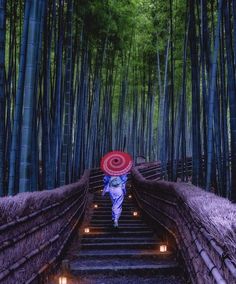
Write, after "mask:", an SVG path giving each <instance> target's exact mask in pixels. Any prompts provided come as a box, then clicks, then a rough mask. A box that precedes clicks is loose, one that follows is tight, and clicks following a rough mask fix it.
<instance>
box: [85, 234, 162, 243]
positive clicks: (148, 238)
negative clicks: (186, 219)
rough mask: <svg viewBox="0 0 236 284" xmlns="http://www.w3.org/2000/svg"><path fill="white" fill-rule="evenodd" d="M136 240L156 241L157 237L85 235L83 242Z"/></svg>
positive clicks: (139, 241)
mask: <svg viewBox="0 0 236 284" xmlns="http://www.w3.org/2000/svg"><path fill="white" fill-rule="evenodd" d="M132 241H133V242H135V243H137V242H138V243H142V242H156V241H157V240H156V238H154V237H146V238H142V237H134V236H133V237H123V238H122V237H120V236H117V237H111V238H108V237H99V238H98V237H96V238H86V237H83V238H82V240H81V243H82V244H92V243H96V244H98V243H118V242H122V243H126V242H127V243H130V242H132Z"/></svg>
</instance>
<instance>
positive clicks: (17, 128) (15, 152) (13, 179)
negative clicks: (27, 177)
mask: <svg viewBox="0 0 236 284" xmlns="http://www.w3.org/2000/svg"><path fill="white" fill-rule="evenodd" d="M29 13H30V1H29V0H26V1H25V12H24V26H23V33H22V39H21V49H20V63H19V76H18V82H17V91H16V100H15V107H14V121H13V131H12V143H11V150H10V162H9V185H8V194H9V195H13V194H14V193H17V191H18V183H19V162H20V136H21V122H22V106H23V90H24V81H25V66H26V52H27V40H28V29H29Z"/></svg>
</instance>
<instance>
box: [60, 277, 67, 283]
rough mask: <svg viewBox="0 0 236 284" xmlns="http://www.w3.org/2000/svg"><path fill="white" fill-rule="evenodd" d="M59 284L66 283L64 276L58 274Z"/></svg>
mask: <svg viewBox="0 0 236 284" xmlns="http://www.w3.org/2000/svg"><path fill="white" fill-rule="evenodd" d="M59 284H67V278H66V277H65V276H60V277H59Z"/></svg>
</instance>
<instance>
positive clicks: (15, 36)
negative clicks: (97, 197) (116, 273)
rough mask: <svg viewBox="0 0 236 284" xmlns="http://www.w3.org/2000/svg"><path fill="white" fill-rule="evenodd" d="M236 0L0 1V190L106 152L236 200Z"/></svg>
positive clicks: (65, 177)
mask: <svg viewBox="0 0 236 284" xmlns="http://www.w3.org/2000/svg"><path fill="white" fill-rule="evenodd" d="M235 70H236V1H235V0H224V1H223V0H218V1H217V0H212V1H202V0H169V1H166V0H104V1H101V0H24V1H22V0H8V1H6V0H2V1H0V116H1V117H0V194H1V196H3V195H14V194H16V193H18V192H25V191H35V190H42V189H51V188H55V187H57V186H60V185H64V184H66V183H70V182H73V181H75V180H77V179H78V178H79V177H80V176H81V174H82V173H83V171H84V169H86V168H94V167H98V166H99V161H100V158H101V157H102V156H103V155H104V154H105V153H106V152H108V151H110V150H112V149H113V150H115V149H116V150H124V151H127V152H129V153H130V154H131V155H132V156H133V157H134V159H135V157H137V156H139V155H143V156H145V157H146V158H147V161H157V160H160V161H161V162H162V169H163V173H164V174H165V178H166V179H170V180H176V179H177V163H176V161H180V163H181V168H182V178H181V180H182V181H186V180H187V178H188V177H187V172H186V166H187V157H192V168H193V174H192V176H191V182H192V183H194V184H196V185H198V186H201V187H203V188H205V189H206V190H208V191H214V192H216V193H217V194H219V195H222V196H225V197H228V198H230V199H232V200H234V201H236V81H235V80H236V76H235V75H236V74H235Z"/></svg>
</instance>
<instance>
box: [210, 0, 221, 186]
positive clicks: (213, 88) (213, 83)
mask: <svg viewBox="0 0 236 284" xmlns="http://www.w3.org/2000/svg"><path fill="white" fill-rule="evenodd" d="M221 17H222V0H219V5H218V22H217V26H216V31H215V39H214V52H213V58H212V67H211V82H210V94H209V100H208V105H209V110H208V133H207V134H208V135H207V137H208V139H207V166H206V170H207V172H206V189H207V190H210V187H211V181H212V167H213V150H214V145H213V120H214V111H213V110H214V97H215V96H216V94H215V93H216V76H217V58H218V51H219V40H220V39H219V37H220V24H221Z"/></svg>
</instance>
